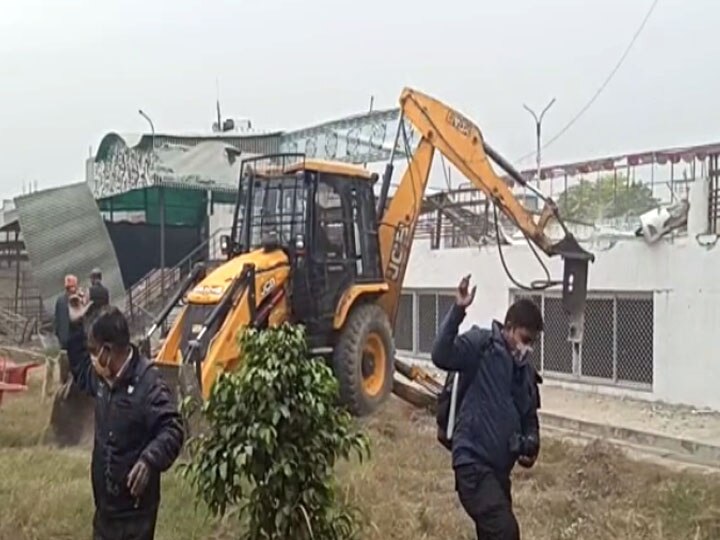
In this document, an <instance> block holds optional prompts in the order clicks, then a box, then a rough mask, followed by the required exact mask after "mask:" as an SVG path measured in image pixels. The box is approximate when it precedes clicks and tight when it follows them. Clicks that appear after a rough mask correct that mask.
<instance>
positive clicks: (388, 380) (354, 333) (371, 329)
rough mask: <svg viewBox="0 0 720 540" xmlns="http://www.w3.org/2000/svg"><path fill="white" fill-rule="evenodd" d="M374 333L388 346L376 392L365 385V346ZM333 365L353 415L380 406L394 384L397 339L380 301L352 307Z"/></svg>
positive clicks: (363, 414)
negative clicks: (382, 375)
mask: <svg viewBox="0 0 720 540" xmlns="http://www.w3.org/2000/svg"><path fill="white" fill-rule="evenodd" d="M371 334H374V335H376V336H377V337H378V338H379V339H380V341H381V342H382V345H383V347H384V350H385V366H384V379H383V380H382V388H381V390H380V391H379V392H377V393H376V394H375V395H371V394H369V393H368V392H366V391H365V388H364V386H363V381H364V378H363V373H362V367H363V349H364V347H365V344H366V342H367V340H368V336H370V335H371ZM333 369H334V371H335V376H336V377H337V378H338V381H339V382H340V400H341V402H342V403H343V404H344V405H345V406H346V407H347V408H348V410H349V411H350V413H351V414H352V415H354V416H359V417H362V416H367V415H369V414H372V413H373V412H375V411H376V410H377V408H378V407H379V406H380V405H382V403H383V402H384V401H385V400H386V399H387V398H388V396H389V395H390V393H391V392H392V388H393V375H394V373H395V343H394V341H393V337H392V328H391V327H390V321H388V317H387V315H386V314H385V311H383V309H382V308H381V307H380V306H378V305H377V304H372V303H366V304H360V305H358V306H356V307H354V308H353V309H352V311H351V312H350V315H349V316H348V318H347V320H346V321H345V326H344V328H343V329H342V331H341V333H340V338H339V340H338V343H337V345H336V346H335V350H334V351H333Z"/></svg>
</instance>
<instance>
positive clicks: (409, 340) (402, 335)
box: [395, 293, 415, 351]
mask: <svg viewBox="0 0 720 540" xmlns="http://www.w3.org/2000/svg"><path fill="white" fill-rule="evenodd" d="M414 328H415V310H414V309H413V295H412V294H406V293H403V294H401V295H400V304H399V306H398V314H397V320H396V322H395V348H396V349H398V350H400V351H412V350H414V349H415V347H414V343H413V341H414V340H413V330H414Z"/></svg>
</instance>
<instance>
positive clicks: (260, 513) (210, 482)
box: [183, 325, 369, 540]
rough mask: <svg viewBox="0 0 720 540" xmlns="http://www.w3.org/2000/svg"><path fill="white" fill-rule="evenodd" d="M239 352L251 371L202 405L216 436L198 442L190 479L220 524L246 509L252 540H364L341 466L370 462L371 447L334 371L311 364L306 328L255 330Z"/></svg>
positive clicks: (226, 377) (243, 515)
mask: <svg viewBox="0 0 720 540" xmlns="http://www.w3.org/2000/svg"><path fill="white" fill-rule="evenodd" d="M240 344H241V349H242V351H243V364H242V367H241V368H240V369H239V370H238V371H237V372H235V373H230V374H223V375H222V376H221V377H220V378H219V380H218V381H217V382H216V384H215V386H214V387H213V390H212V392H211V395H210V398H209V399H208V400H207V401H206V402H205V403H204V404H203V406H202V416H203V418H204V421H205V422H206V424H207V429H206V430H204V433H202V434H200V435H197V436H196V437H194V438H192V439H191V441H190V443H189V444H190V453H191V456H192V459H191V462H190V463H189V465H187V466H186V467H185V468H184V470H183V473H184V475H185V476H186V477H187V478H188V479H189V480H190V482H191V484H192V486H193V487H194V489H195V491H196V493H197V495H198V496H199V498H200V499H202V500H203V501H204V502H205V503H206V504H207V505H208V507H209V508H210V511H211V512H212V513H213V514H215V515H216V516H225V515H227V514H228V513H229V512H230V511H231V510H233V509H237V510H238V511H239V516H240V519H241V520H242V522H243V524H244V527H243V530H244V531H245V532H244V538H247V539H249V540H259V539H267V540H276V539H288V538H293V539H297V540H305V539H318V540H336V539H338V540H339V539H347V538H353V537H356V536H357V534H358V519H357V515H356V514H355V512H354V511H353V509H351V508H346V507H343V505H341V504H340V502H339V500H338V498H337V496H336V491H335V486H334V476H333V475H334V466H335V463H336V462H337V461H338V460H339V459H347V458H349V457H351V455H352V454H357V456H358V457H359V458H360V459H363V458H364V457H365V456H367V454H368V448H369V445H368V441H367V439H366V437H365V436H364V435H363V434H362V433H361V432H360V431H358V430H357V429H356V428H355V425H354V422H353V419H352V418H351V416H350V414H349V413H347V412H346V411H344V410H343V409H340V408H339V407H338V406H337V403H338V383H337V381H336V379H335V376H334V375H333V373H332V370H331V369H330V368H329V367H328V366H327V365H326V364H325V362H324V361H322V359H313V358H310V355H309V351H308V347H307V343H306V340H305V334H304V329H303V328H301V327H297V326H290V325H284V326H282V327H280V328H274V329H269V330H264V331H257V330H253V329H248V330H246V331H245V332H243V333H242V334H241V336H240Z"/></svg>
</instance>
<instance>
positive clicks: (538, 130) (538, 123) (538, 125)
mask: <svg viewBox="0 0 720 540" xmlns="http://www.w3.org/2000/svg"><path fill="white" fill-rule="evenodd" d="M553 103H555V98H552V99H551V100H550V102H549V103H548V104H547V105H545V108H544V109H543V110H542V112H541V113H540V116H538V115H537V114H535V111H533V110H532V109H531V108H530V107H528V106H527V105H525V104H523V107H524V108H525V110H526V111H527V112H529V113H530V114H532V117H533V120H535V139H536V143H537V150H536V152H535V163H536V167H537V173H536V174H537V183H538V186H537V187H538V191H540V171H541V170H542V166H541V163H542V159H541V152H542V142H541V140H542V121H543V117H544V116H545V113H546V112H548V109H550V107H552V106H553Z"/></svg>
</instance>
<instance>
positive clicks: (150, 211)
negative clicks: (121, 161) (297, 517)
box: [98, 187, 234, 227]
mask: <svg viewBox="0 0 720 540" xmlns="http://www.w3.org/2000/svg"><path fill="white" fill-rule="evenodd" d="M160 189H163V190H164V199H165V224H166V225H186V226H193V227H200V226H201V225H202V223H203V220H204V219H205V214H206V212H207V191H205V190H201V189H180V188H169V187H163V188H159V187H149V188H145V189H138V190H133V191H128V192H127V193H121V194H119V195H114V196H112V197H106V198H104V199H99V200H98V206H99V207H100V210H101V211H104V212H110V213H113V212H139V211H144V212H145V220H146V222H147V223H149V224H155V225H157V224H159V223H160ZM219 198H220V199H222V202H226V201H225V200H224V199H229V200H234V195H233V194H231V193H228V194H225V193H214V194H213V199H214V201H215V202H221V201H220V200H219Z"/></svg>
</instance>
